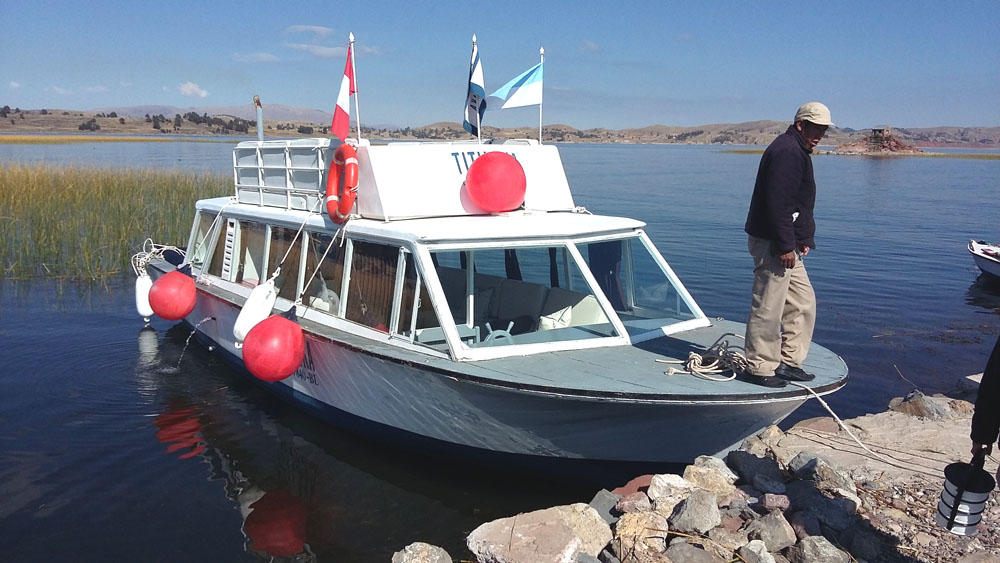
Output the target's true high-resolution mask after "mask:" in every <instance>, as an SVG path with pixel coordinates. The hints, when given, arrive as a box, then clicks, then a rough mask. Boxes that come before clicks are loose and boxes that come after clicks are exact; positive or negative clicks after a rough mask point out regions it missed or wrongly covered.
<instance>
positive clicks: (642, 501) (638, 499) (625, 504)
mask: <svg viewBox="0 0 1000 563" xmlns="http://www.w3.org/2000/svg"><path fill="white" fill-rule="evenodd" d="M652 509H653V503H651V502H649V497H648V496H646V493H644V492H642V491H640V492H637V493H632V494H630V495H625V496H623V497H622V498H621V499H619V500H618V504H616V505H615V509H614V511H615V513H617V514H628V513H630V512H646V511H647V510H652ZM615 521H616V522H617V521H618V517H617V516H616V517H615Z"/></svg>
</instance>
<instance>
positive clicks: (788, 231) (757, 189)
mask: <svg viewBox="0 0 1000 563" xmlns="http://www.w3.org/2000/svg"><path fill="white" fill-rule="evenodd" d="M811 152H812V150H811V149H810V148H809V147H808V146H807V145H806V142H805V139H803V138H802V134H801V133H800V132H799V130H798V129H796V128H795V125H794V124H793V125H790V126H789V127H788V130H787V131H785V132H784V133H783V134H781V135H779V136H778V138H777V139H775V140H774V141H773V142H772V143H771V145H770V146H768V147H767V150H765V151H764V156H762V157H761V159H760V167H759V168H758V169H757V182H756V183H755V184H754V187H753V197H752V198H751V200H750V212H749V213H748V214H747V222H746V226H745V227H744V230H745V231H746V232H747V234H749V235H751V236H755V237H757V238H762V239H767V240H770V241H771V242H772V252H773V253H774V254H775V255H780V254H785V253H787V252H791V251H793V250H796V249H798V248H799V247H802V246H808V247H810V248H816V242H815V241H814V240H813V236H814V235H815V234H816V221H815V220H813V206H814V205H815V203H816V180H815V179H814V178H813V166H812V158H811V157H810V156H809V154H810V153H811ZM795 212H798V214H799V215H798V218H797V219H795V220H794V222H793V221H792V214H793V213H795Z"/></svg>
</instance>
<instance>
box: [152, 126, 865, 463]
mask: <svg viewBox="0 0 1000 563" xmlns="http://www.w3.org/2000/svg"><path fill="white" fill-rule="evenodd" d="M342 153H343V154H342ZM355 163H356V164H355ZM233 179H234V193H233V195H232V196H230V197H220V198H212V199H205V200H201V201H198V202H196V203H195V206H194V207H195V216H194V221H193V224H192V227H191V231H190V237H189V240H188V243H187V247H186V252H185V254H184V258H183V261H179V260H169V259H168V258H169V256H164V255H162V253H156V252H150V253H148V255H147V256H146V257H145V259H144V260H140V263H139V266H138V267H137V273H139V279H140V280H142V279H143V278H144V277H145V276H146V275H147V272H148V276H149V279H148V280H147V281H145V282H143V283H139V282H138V281H137V307H138V310H139V311H140V314H142V315H143V316H145V317H148V316H149V315H148V313H149V309H150V306H149V305H150V304H152V309H153V310H154V312H156V314H157V315H159V316H161V317H163V318H165V319H168V320H182V321H183V322H185V323H186V324H188V325H190V327H191V329H192V330H193V333H194V335H195V337H196V339H197V340H199V341H200V342H202V343H203V344H204V345H206V346H207V347H208V348H209V349H210V350H212V351H213V353H214V354H217V355H219V356H220V357H221V358H222V359H224V360H225V361H226V362H227V363H229V364H230V365H232V366H233V367H235V368H236V369H237V370H240V371H241V372H242V373H244V374H247V375H248V376H256V377H257V378H258V379H260V380H261V384H262V385H264V386H266V387H267V388H268V389H269V390H270V391H272V392H273V393H275V394H277V395H279V396H281V397H282V398H284V399H287V400H288V401H291V402H292V403H294V404H295V405H297V406H299V407H301V408H303V409H304V410H306V411H309V412H311V413H313V414H315V415H317V416H319V417H321V418H323V419H325V420H327V421H329V422H332V423H334V424H336V425H340V426H343V427H346V428H349V429H351V430H352V431H355V432H358V433H361V434H362V435H365V436H371V437H377V438H378V439H381V440H388V441H391V442H392V443H400V442H401V443H403V444H404V445H406V446H411V447H417V448H420V449H427V448H440V449H442V450H444V451H449V452H452V451H454V452H455V453H458V454H459V455H471V456H478V455H483V456H486V457H487V458H489V459H494V458H497V457H499V458H501V459H510V460H521V461H527V462H529V463H534V462H543V461H546V460H564V461H565V460H570V461H573V460H593V461H600V462H612V463H618V462H633V463H688V462H690V461H691V460H693V459H694V458H695V457H697V456H699V455H723V454H725V453H726V452H727V451H729V450H730V449H732V448H734V447H736V446H738V445H739V444H740V443H741V441H742V440H744V439H745V438H746V437H747V436H750V435H751V434H754V433H755V432H758V431H760V430H761V429H763V428H765V427H767V426H769V425H771V424H774V423H776V422H778V421H781V420H782V419H784V418H785V417H787V416H788V415H789V414H790V413H792V412H793V411H794V410H795V409H796V408H798V407H799V406H800V405H802V404H803V403H804V402H805V401H806V400H808V399H809V398H811V397H814V396H820V395H824V394H827V393H831V392H834V391H836V390H837V389H839V388H841V387H842V386H843V385H845V383H846V381H847V376H848V369H847V365H846V364H845V362H844V361H843V359H841V358H840V356H838V355H837V354H835V353H834V352H832V351H831V350H829V349H827V348H825V347H823V346H821V345H818V344H813V345H812V347H811V348H810V351H809V355H808V357H807V359H806V362H805V364H804V366H803V367H804V368H805V369H806V370H807V371H809V372H811V373H813V374H815V376H816V377H815V379H814V380H812V381H810V382H808V383H805V384H794V385H793V384H790V385H788V386H786V387H784V388H778V389H775V388H767V387H762V386H758V385H753V384H752V383H749V382H745V381H742V380H741V378H739V377H735V373H734V372H733V371H727V370H726V369H724V368H723V369H716V370H715V372H714V375H713V372H712V370H708V369H707V367H711V366H710V364H711V362H712V361H713V359H719V358H730V359H731V358H734V357H738V355H739V350H741V349H742V348H741V344H742V335H743V333H744V330H745V326H744V324H742V323H739V322H734V321H729V320H724V319H720V318H709V317H708V316H707V315H706V314H705V313H704V312H703V311H702V309H701V308H700V306H699V305H698V304H697V303H696V302H695V300H694V299H693V298H692V296H691V294H690V293H689V292H688V290H687V289H686V288H685V287H684V285H683V284H682V283H681V281H680V279H678V277H677V275H676V274H675V272H674V271H673V269H672V268H671V267H670V265H669V264H668V263H667V262H666V260H665V259H664V258H663V256H662V255H661V254H660V252H659V251H658V250H657V249H656V246H655V245H654V243H653V241H652V240H651V239H650V237H649V236H648V235H647V234H646V232H645V231H644V226H645V224H644V223H643V222H641V221H639V220H636V219H631V218H625V217H612V216H603V215H599V214H594V213H591V212H590V211H588V210H586V209H584V208H582V207H578V206H577V205H576V204H575V202H574V200H573V196H572V192H571V190H570V186H569V182H568V180H567V177H566V173H565V170H564V168H563V165H562V160H561V157H560V154H559V149H558V147H556V146H554V145H546V144H540V143H539V142H537V141H536V140H534V139H531V140H507V141H493V142H491V141H483V142H476V141H471V142H460V141H459V142H391V143H372V142H370V141H369V140H367V139H357V140H354V139H352V140H351V143H350V144H341V143H340V141H339V140H337V139H332V140H331V139H322V138H316V139H296V140H280V141H279V140H257V141H243V142H240V143H238V144H237V145H236V146H235V148H234V151H233ZM355 183H356V198H355V197H354V193H353V192H354V188H355V186H354V184H355ZM324 187H325V188H326V189H324ZM327 196H330V197H327ZM345 201H347V202H348V203H347V204H346V205H345ZM168 279H169V280H170V284H166V283H165V281H166V280H168ZM153 280H155V282H154V281H153ZM150 282H152V283H150ZM161 283H162V284H163V285H164V287H162V288H161V287H159V286H160V284H161ZM168 286H169V287H168ZM154 294H155V295H154ZM261 295H266V296H267V297H264V298H261ZM154 298H155V299H154ZM154 301H155V302H154ZM156 302H159V306H158V307H157V305H156ZM157 308H158V309H159V310H157ZM248 318H249V319H250V320H249V321H247V319H248ZM262 356H263V357H265V359H264V360H261V357H262ZM671 362H672V363H671ZM699 362H701V363H702V369H698V363H699ZM720 372H721V373H720Z"/></svg>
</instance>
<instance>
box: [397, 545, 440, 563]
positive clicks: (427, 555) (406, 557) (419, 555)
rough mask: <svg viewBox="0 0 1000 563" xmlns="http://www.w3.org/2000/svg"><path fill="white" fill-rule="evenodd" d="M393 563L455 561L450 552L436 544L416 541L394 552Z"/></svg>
mask: <svg viewBox="0 0 1000 563" xmlns="http://www.w3.org/2000/svg"><path fill="white" fill-rule="evenodd" d="M392 563H453V562H452V558H451V556H450V555H448V552H447V551H445V550H443V549H441V548H440V547H438V546H436V545H431V544H429V543H423V542H414V543H411V544H410V545H408V546H406V547H404V548H403V549H402V550H400V551H397V552H396V553H393V554H392Z"/></svg>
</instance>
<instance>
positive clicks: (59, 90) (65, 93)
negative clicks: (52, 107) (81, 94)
mask: <svg viewBox="0 0 1000 563" xmlns="http://www.w3.org/2000/svg"><path fill="white" fill-rule="evenodd" d="M44 90H45V91H46V92H55V93H56V94H59V95H60V96H68V95H70V94H72V93H73V91H72V90H67V89H66V88H60V87H59V86H50V87H48V88H44Z"/></svg>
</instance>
